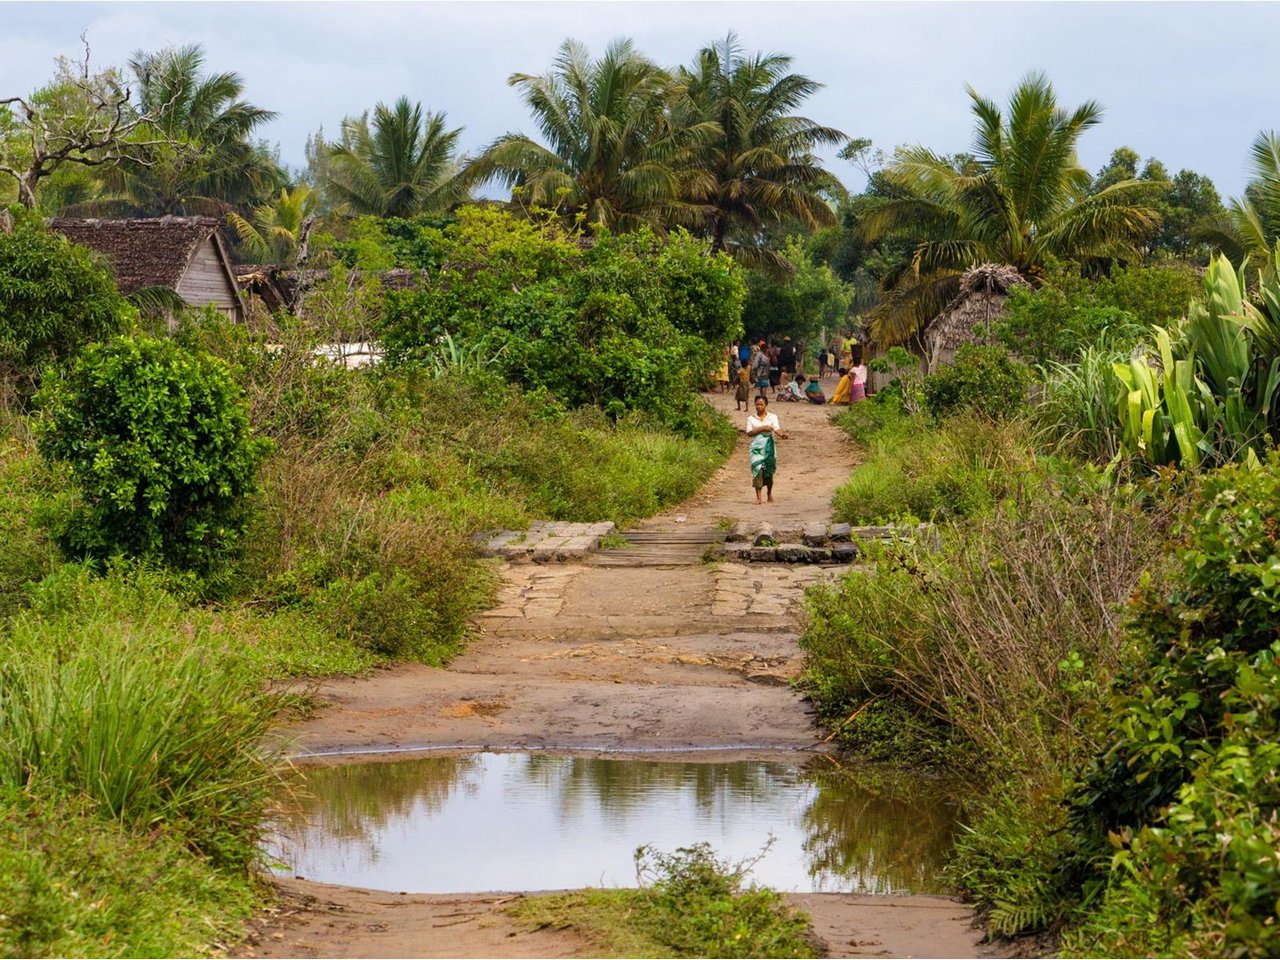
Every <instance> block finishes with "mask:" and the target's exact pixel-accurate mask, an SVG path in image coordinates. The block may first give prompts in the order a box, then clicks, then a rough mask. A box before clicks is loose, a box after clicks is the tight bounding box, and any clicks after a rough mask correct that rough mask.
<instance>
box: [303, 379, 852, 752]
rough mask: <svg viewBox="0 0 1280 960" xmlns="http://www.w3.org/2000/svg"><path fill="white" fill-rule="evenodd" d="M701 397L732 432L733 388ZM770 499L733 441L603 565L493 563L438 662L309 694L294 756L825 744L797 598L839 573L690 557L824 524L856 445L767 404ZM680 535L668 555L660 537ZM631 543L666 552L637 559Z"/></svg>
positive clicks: (820, 411) (814, 413) (808, 412)
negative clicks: (459, 648) (785, 529)
mask: <svg viewBox="0 0 1280 960" xmlns="http://www.w3.org/2000/svg"><path fill="white" fill-rule="evenodd" d="M710 399H711V402H712V403H713V404H715V405H716V406H717V407H718V408H719V409H721V410H723V411H725V412H726V413H728V414H729V416H731V417H733V419H734V422H735V423H737V424H738V425H739V426H740V427H741V426H742V425H743V424H744V423H745V417H746V415H745V413H734V411H733V406H734V405H733V401H732V399H731V398H730V397H728V395H713V396H712V397H711V398H710ZM776 412H777V413H778V415H779V417H780V419H781V421H782V425H783V429H784V430H786V431H787V433H788V434H789V438H788V439H786V440H782V441H779V444H778V465H779V469H778V475H777V481H776V485H775V496H776V497H777V501H776V502H775V503H773V504H765V505H763V506H757V505H756V504H755V494H754V491H753V490H752V489H751V483H750V472H749V469H748V466H747V455H746V442H745V439H742V438H740V440H739V443H738V446H737V448H736V449H735V451H734V453H733V454H732V455H731V456H730V458H729V460H728V462H727V463H726V464H725V466H724V467H722V468H721V469H720V470H719V471H718V472H717V473H716V474H715V475H714V476H713V477H712V478H711V480H710V481H709V482H708V483H707V484H706V485H705V486H704V487H703V488H702V489H701V490H700V491H699V492H698V493H697V494H696V495H695V496H694V497H692V498H691V499H690V500H688V501H686V502H685V503H683V504H681V505H680V506H678V507H676V508H674V509H672V510H669V511H667V512H666V513H664V514H661V515H659V516H656V517H653V518H651V519H649V520H646V521H643V522H642V523H640V524H637V525H636V526H635V527H634V528H632V530H633V531H638V534H637V540H638V541H641V543H640V545H639V546H638V547H636V548H635V549H633V550H630V551H628V550H623V551H620V553H619V555H618V556H617V557H615V558H610V557H609V556H608V555H607V554H606V555H600V554H598V555H594V556H592V557H588V558H585V559H584V560H581V561H573V562H564V563H546V564H543V563H531V562H517V563H502V562H499V561H494V562H495V563H497V564H498V569H499V573H500V578H501V586H500V588H499V593H498V597H497V604H496V605H495V606H494V607H493V608H492V609H490V610H488V611H486V612H485V613H484V614H483V615H482V616H480V617H479V618H478V619H477V620H476V622H475V628H476V632H477V635H476V637H475V639H473V641H472V642H471V643H470V645H469V646H468V649H467V650H466V652H465V653H464V654H462V655H461V656H459V657H458V658H457V659H455V660H454V661H453V662H452V663H450V665H449V666H448V668H446V669H443V670H441V669H433V668H430V667H424V666H420V665H415V664H401V665H396V666H393V667H389V668H386V669H382V670H379V671H377V672H375V673H374V674H373V675H372V676H369V677H364V678H356V679H338V680H331V681H326V682H324V683H323V684H321V686H320V689H319V697H320V699H321V700H322V701H324V703H325V706H324V707H323V708H321V709H320V710H319V711H318V712H317V714H316V715H315V716H314V717H312V718H311V719H309V720H307V721H305V722H303V723H301V724H299V725H297V726H295V727H294V728H292V729H291V730H290V731H289V733H290V734H292V735H293V736H294V738H295V740H294V746H293V751H294V752H295V753H296V754H299V755H305V754H308V753H320V752H323V753H330V752H334V753H336V752H350V751H366V750H387V749H412V748H419V747H420V748H440V747H458V748H476V747H489V748H495V749H498V748H515V749H521V748H551V749H561V750H580V751H597V750H602V751H603V750H608V751H641V750H669V751H679V750H709V749H715V748H721V749H740V748H748V749H754V750H761V751H768V750H794V749H809V748H817V747H819V746H820V745H821V737H820V734H819V731H818V730H817V728H816V726H815V724H814V718H813V716H812V713H811V711H810V710H809V708H808V706H807V704H806V702H805V701H804V700H803V698H802V697H801V696H800V695H799V694H798V693H796V692H795V691H794V690H792V689H791V688H790V687H789V683H790V681H791V680H792V678H794V676H795V675H796V673H797V671H798V670H799V666H800V656H799V651H798V648H797V646H796V638H797V635H798V632H799V621H798V617H797V613H798V604H799V601H800V600H801V598H802V597H803V593H804V589H805V587H807V586H808V585H810V584H812V583H814V582H817V581H818V580H821V579H823V578H829V577H834V576H838V575H839V574H840V573H841V572H843V570H844V569H847V568H845V567H839V566H836V567H830V566H826V567H824V566H809V565H784V564H746V563H727V562H720V563H703V562H702V561H701V556H702V553H703V550H704V547H703V546H701V545H700V544H699V543H698V541H699V539H700V537H701V538H703V539H705V536H706V535H709V534H710V533H711V532H713V531H715V530H717V529H718V528H721V527H722V526H723V524H724V523H725V522H726V521H733V522H736V521H740V520H757V519H761V520H766V521H768V522H769V523H772V524H773V525H775V526H788V525H799V524H803V523H805V522H811V521H825V520H827V519H829V516H830V506H829V505H830V501H831V494H832V492H833V491H834V489H835V488H836V486H837V485H839V484H840V483H842V482H843V481H844V480H845V479H846V478H847V477H848V476H849V472H850V470H851V469H852V467H853V449H852V445H851V444H850V442H849V441H848V440H847V438H846V437H845V435H844V434H843V433H842V432H841V431H840V430H838V429H837V428H836V427H835V426H833V425H832V424H831V423H830V419H829V417H830V410H829V409H828V408H823V407H814V406H809V405H795V406H789V405H785V404H779V405H778V406H777V411H776ZM672 538H674V539H676V540H680V539H681V538H687V539H688V540H689V541H690V543H691V545H690V546H689V547H688V548H687V549H686V550H684V551H683V552H681V550H680V549H679V546H678V544H677V546H676V547H675V548H673V547H671V546H670V545H669V543H670V540H671V539H672ZM644 541H656V542H659V543H661V544H666V545H661V546H656V547H654V548H653V549H654V550H655V551H657V552H656V553H655V554H654V555H653V557H651V558H649V560H645V558H644V556H643V554H644V551H645V549H646V547H645V546H644Z"/></svg>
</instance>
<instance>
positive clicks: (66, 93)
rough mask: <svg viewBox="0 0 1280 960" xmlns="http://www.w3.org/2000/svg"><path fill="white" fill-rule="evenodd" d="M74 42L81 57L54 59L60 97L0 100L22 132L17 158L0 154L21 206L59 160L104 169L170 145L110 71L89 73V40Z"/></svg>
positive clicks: (145, 159)
mask: <svg viewBox="0 0 1280 960" xmlns="http://www.w3.org/2000/svg"><path fill="white" fill-rule="evenodd" d="M80 40H81V42H83V43H84V59H83V60H81V61H78V62H74V63H73V62H71V61H68V60H65V59H63V60H60V61H59V65H60V67H61V69H62V72H63V74H64V76H62V77H61V78H60V79H59V81H55V84H54V86H55V88H56V87H61V90H60V91H58V92H60V93H61V94H62V95H61V96H49V97H45V98H41V97H40V96H39V94H34V95H32V96H30V97H6V98H3V99H0V108H7V109H8V110H10V111H12V112H13V113H15V114H17V116H18V118H19V129H20V130H22V131H23V132H24V133H25V136H24V137H22V138H21V139H22V140H23V141H24V142H23V147H24V149H23V150H22V151H21V154H20V155H19V156H9V155H6V154H4V153H0V173H7V174H8V175H9V176H11V177H13V178H14V179H15V180H17V182H18V202H19V203H21V204H22V205H23V206H24V207H28V208H31V207H34V206H35V205H36V187H37V186H38V185H39V183H40V181H41V180H43V179H45V178H46V177H49V176H51V175H52V174H53V173H54V172H55V171H56V170H57V169H58V168H59V167H61V166H62V165H63V164H79V165H80V166H85V167H105V166H114V165H115V164H118V163H120V162H121V161H124V160H128V161H131V162H133V163H138V164H141V165H142V166H150V165H151V163H152V160H151V159H150V153H151V151H152V149H153V148H155V147H161V146H173V145H175V144H174V141H172V140H171V139H169V138H167V137H164V136H162V135H160V134H158V133H156V132H155V127H154V124H155V121H156V120H157V119H158V117H157V115H154V114H151V113H148V112H145V111H140V110H138V109H136V108H135V106H134V105H133V102H132V100H131V96H130V90H129V88H128V87H127V86H124V85H123V84H122V83H121V81H120V79H119V77H118V76H117V75H116V74H115V73H114V72H113V71H110V70H105V71H103V72H101V73H98V74H93V73H91V72H90V70H89V52H90V51H89V42H88V40H86V39H85V37H84V36H83V35H82V36H81V37H80ZM72 67H74V70H72V69H71V68H72ZM46 101H47V102H46ZM167 107H168V104H166V105H165V108H167ZM165 108H162V109H161V112H163V109H165ZM2 149H3V144H2V143H0V150H2ZM13 152H14V153H17V152H18V151H16V150H15V151H13Z"/></svg>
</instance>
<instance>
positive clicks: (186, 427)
mask: <svg viewBox="0 0 1280 960" xmlns="http://www.w3.org/2000/svg"><path fill="white" fill-rule="evenodd" d="M38 400H39V402H40V403H41V405H42V406H43V407H44V410H45V417H44V419H43V421H42V422H41V424H40V436H39V442H40V450H41V453H42V454H43V455H44V456H45V457H46V459H48V460H49V461H51V462H63V463H66V464H67V465H68V466H69V467H70V470H71V476H72V478H73V479H74V480H75V482H76V485H77V487H78V489H79V491H80V494H81V496H82V498H83V503H82V505H81V506H80V508H79V509H78V510H77V512H76V514H75V515H74V516H73V517H71V518H69V520H68V521H67V524H66V527H65V528H64V530H63V531H62V534H63V538H64V543H65V544H66V546H67V548H68V549H69V550H71V551H73V552H75V553H78V554H80V555H82V556H93V557H106V556H114V555H117V554H123V555H125V556H131V557H138V558H142V559H147V560H156V561H161V562H164V563H167V564H169V565H172V566H173V567H175V568H176V569H180V570H189V571H192V572H195V573H197V574H201V575H214V574H216V573H217V571H218V568H219V567H220V565H221V564H222V562H223V561H224V560H225V558H226V557H227V555H228V554H229V553H230V552H231V551H232V550H234V548H235V546H236V543H237V540H238V538H239V536H240V534H241V532H242V531H243V528H244V525H245V523H246V519H247V517H246V505H247V499H248V497H249V496H250V495H251V494H252V493H253V492H254V490H255V485H256V472H257V466H258V461H259V460H260V459H261V458H262V456H263V454H264V453H265V451H266V446H267V444H266V442H265V441H262V440H255V439H254V438H253V437H252V436H251V434H250V430H249V419H248V415H247V413H246V411H245V409H244V404H243V402H242V399H241V390H240V388H239V387H238V386H237V385H236V383H235V382H234V380H233V379H232V378H231V375H230V372H229V370H228V369H227V367H226V366H225V365H224V364H223V363H221V362H220V361H218V360H216V359H214V358H212V357H207V356H202V355H199V354H193V353H190V352H188V351H186V350H184V349H182V348H181V347H179V346H178V345H177V344H175V343H173V342H171V341H163V340H153V339H150V338H146V337H139V338H136V339H129V338H124V337H121V338H119V339H116V340H113V341H111V342H109V343H105V344H95V345H92V346H90V347H88V348H86V350H85V351H84V352H83V354H81V356H80V357H79V358H77V360H76V361H75V363H74V364H73V365H72V366H71V368H70V369H69V370H68V371H67V372H66V373H65V374H64V375H62V376H60V377H57V378H50V379H48V380H46V383H45V385H44V387H43V388H42V390H41V392H40V394H39V396H38Z"/></svg>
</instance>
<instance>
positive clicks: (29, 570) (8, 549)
mask: <svg viewBox="0 0 1280 960" xmlns="http://www.w3.org/2000/svg"><path fill="white" fill-rule="evenodd" d="M17 426H18V427H19V429H20V430H21V428H22V427H23V426H25V424H24V423H21V422H19V423H18V424H17ZM22 432H23V433H25V431H22ZM63 485H64V481H63V478H62V477H60V476H59V475H58V473H57V472H56V471H51V470H49V469H48V468H47V467H46V465H45V464H44V462H43V461H42V460H41V459H40V455H39V454H38V453H37V452H36V450H35V445H34V443H32V442H31V441H30V440H29V439H28V438H27V437H26V436H9V437H5V438H3V439H0V543H3V544H4V549H3V550H2V551H0V618H4V617H7V616H9V615H11V614H12V613H14V612H15V611H17V610H18V609H20V608H21V607H22V606H24V605H25V604H26V600H27V595H26V586H27V584H29V583H31V582H32V581H35V580H40V579H41V578H42V577H44V576H45V575H46V574H47V573H49V571H50V570H52V569H53V568H54V566H56V565H57V563H58V562H59V560H60V559H61V558H60V556H59V553H58V549H57V547H56V545H55V544H54V543H53V541H52V540H51V539H50V537H49V533H48V530H47V529H46V527H47V518H46V516H45V515H46V514H48V513H49V512H50V511H51V510H56V509H57V507H58V506H60V505H61V503H60V502H59V501H58V499H57V494H58V491H59V488H60V487H62V486H63Z"/></svg>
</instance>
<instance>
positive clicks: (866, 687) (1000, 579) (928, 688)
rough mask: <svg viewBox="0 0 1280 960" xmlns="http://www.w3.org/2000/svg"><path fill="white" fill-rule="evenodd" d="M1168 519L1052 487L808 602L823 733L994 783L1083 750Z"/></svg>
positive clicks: (1046, 482) (903, 552)
mask: <svg viewBox="0 0 1280 960" xmlns="http://www.w3.org/2000/svg"><path fill="white" fill-rule="evenodd" d="M1164 522H1165V515H1164V513H1163V512H1152V511H1151V510H1150V509H1147V510H1141V509H1138V508H1137V507H1135V506H1133V505H1130V504H1129V503H1126V502H1125V501H1124V500H1123V499H1122V498H1116V497H1114V496H1113V494H1112V493H1111V492H1110V491H1108V490H1097V489H1095V490H1093V491H1092V492H1090V491H1088V490H1085V491H1079V490H1077V491H1069V490H1067V489H1065V488H1063V487H1061V486H1059V485H1057V484H1056V483H1055V482H1053V481H1052V480H1051V479H1050V478H1048V477H1044V478H1041V481H1040V486H1038V487H1036V488H1034V489H1033V490H1032V491H1031V492H1027V493H1022V494H1019V495H1018V496H1017V497H1016V498H1014V499H1011V500H1010V501H1008V502H1006V503H1004V504H1002V505H1001V506H1000V507H999V508H998V509H996V510H994V511H992V512H991V513H989V514H986V515H984V516H981V517H975V518H971V519H969V520H967V521H966V522H965V523H963V524H955V525H950V526H948V527H946V528H944V529H943V531H942V549H941V551H940V552H938V553H931V552H928V551H925V550H923V549H916V548H911V547H906V546H901V547H896V548H893V549H890V550H886V551H885V552H884V553H882V554H881V555H879V556H877V557H874V558H873V560H874V563H873V565H872V567H871V568H870V569H869V570H866V571H858V572H853V573H850V574H849V575H847V576H846V577H845V578H844V580H843V581H842V582H841V583H840V584H838V585H836V586H834V587H831V588H826V589H819V590H815V591H812V592H811V593H810V595H809V625H808V628H807V629H806V631H805V633H804V636H803V637H802V640H801V645H802V647H803V648H804V650H805V652H806V674H805V682H806V684H807V685H808V687H809V689H810V690H811V691H812V692H813V694H814V695H815V697H816V699H817V700H818V702H819V705H820V708H821V711H822V713H823V715H824V717H825V718H826V719H827V721H828V722H830V723H832V724H833V725H835V727H836V730H837V733H838V734H840V735H842V736H843V737H844V739H845V740H846V741H847V742H849V743H850V744H852V745H855V746H857V747H859V748H860V749H862V750H864V751H867V752H870V753H872V754H874V755H877V756H881V757H890V756H893V755H896V756H897V757H898V759H907V760H911V759H918V760H924V761H928V762H935V763H943V764H949V765H954V766H959V767H963V768H968V769H970V770H977V771H981V772H982V773H983V774H984V775H986V776H1001V775H1008V774H1011V773H1015V772H1021V771H1043V770H1047V769H1057V768H1058V764H1059V763H1060V762H1061V761H1063V760H1064V757H1063V751H1064V749H1066V746H1064V745H1070V749H1084V750H1088V749H1089V747H1090V744H1089V743H1087V742H1086V739H1085V738H1083V737H1082V736H1080V733H1081V727H1080V722H1081V719H1082V717H1084V716H1086V715H1087V714H1088V712H1089V711H1090V710H1091V709H1092V708H1093V706H1094V705H1095V704H1096V702H1097V699H1098V697H1099V695H1100V691H1101V690H1102V689H1104V688H1105V685H1106V683H1107V681H1108V679H1109V678H1110V677H1111V676H1112V675H1114V673H1115V672H1116V670H1117V669H1118V668H1119V666H1120V665H1121V663H1122V662H1123V660H1124V657H1125V652H1126V650H1127V647H1126V644H1125V642H1124V638H1123V637H1122V636H1121V635H1120V633H1119V630H1118V618H1119V612H1118V611H1119V608H1120V605H1121V604H1122V603H1123V602H1124V600H1125V599H1126V598H1127V597H1128V596H1129V595H1130V594H1131V593H1132V591H1133V589H1134V587H1135V585H1136V584H1137V582H1138V578H1139V576H1140V575H1141V573H1142V571H1143V570H1144V569H1146V568H1147V567H1148V566H1149V565H1150V564H1151V563H1152V562H1153V561H1154V560H1155V558H1156V557H1157V556H1158V555H1159V551H1160V540H1161V538H1160V530H1161V529H1162V525H1163V524H1164Z"/></svg>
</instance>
